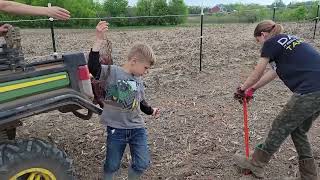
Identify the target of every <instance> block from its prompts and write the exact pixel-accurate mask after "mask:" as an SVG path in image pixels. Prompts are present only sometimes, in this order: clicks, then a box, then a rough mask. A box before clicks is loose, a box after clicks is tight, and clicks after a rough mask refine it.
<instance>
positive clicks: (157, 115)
mask: <svg viewBox="0 0 320 180" xmlns="http://www.w3.org/2000/svg"><path fill="white" fill-rule="evenodd" d="M152 109H153V113H152V116H153V117H155V118H159V117H160V109H159V108H152Z"/></svg>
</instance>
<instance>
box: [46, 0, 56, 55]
mask: <svg viewBox="0 0 320 180" xmlns="http://www.w3.org/2000/svg"><path fill="white" fill-rule="evenodd" d="M48 7H51V3H48ZM49 20H50V28H51V39H52V47H53V54H54V55H55V56H56V52H57V48H56V39H55V37H54V19H53V18H52V17H49Z"/></svg>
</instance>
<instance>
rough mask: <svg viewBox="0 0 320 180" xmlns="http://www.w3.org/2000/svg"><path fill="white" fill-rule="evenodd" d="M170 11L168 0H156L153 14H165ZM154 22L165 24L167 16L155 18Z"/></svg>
mask: <svg viewBox="0 0 320 180" xmlns="http://www.w3.org/2000/svg"><path fill="white" fill-rule="evenodd" d="M168 11H169V9H168V5H167V1H166V0H154V2H153V8H152V12H151V13H152V15H153V16H164V15H167V14H168ZM153 22H154V24H155V25H164V24H166V18H165V17H159V18H154V20H153Z"/></svg>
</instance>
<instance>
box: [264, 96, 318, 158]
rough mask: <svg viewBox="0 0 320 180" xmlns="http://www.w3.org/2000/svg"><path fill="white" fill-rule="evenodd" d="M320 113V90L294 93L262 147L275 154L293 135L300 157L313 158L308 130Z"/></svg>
mask: <svg viewBox="0 0 320 180" xmlns="http://www.w3.org/2000/svg"><path fill="white" fill-rule="evenodd" d="M319 114H320V91H317V92H314V93H309V94H305V95H300V94H294V95H293V96H292V97H291V99H290V100H289V101H288V103H287V104H286V106H285V107H284V109H283V110H282V111H281V112H280V114H279V115H278V116H277V117H276V119H275V120H274V121H273V123H272V127H271V130H270V131H269V134H268V136H267V138H266V140H265V143H264V144H263V145H262V147H261V148H262V149H263V150H265V151H266V152H268V153H270V154H271V155H272V154H274V153H275V152H276V151H277V150H278V149H279V147H280V146H281V144H282V143H283V141H284V140H285V139H286V138H287V137H288V136H289V135H291V138H292V141H293V143H294V145H295V147H296V150H297V153H298V155H299V159H300V160H301V159H306V158H312V157H313V156H312V151H311V147H310V143H309V141H308V136H307V132H308V131H309V129H310V128H311V126H312V122H313V121H314V120H315V119H317V117H318V116H319Z"/></svg>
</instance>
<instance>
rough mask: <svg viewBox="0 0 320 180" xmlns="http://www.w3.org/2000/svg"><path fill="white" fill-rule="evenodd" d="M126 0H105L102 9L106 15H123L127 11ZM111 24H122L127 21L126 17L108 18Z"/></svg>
mask: <svg viewBox="0 0 320 180" xmlns="http://www.w3.org/2000/svg"><path fill="white" fill-rule="evenodd" d="M127 8H128V0H107V1H105V3H104V9H105V10H106V12H107V16H111V17H124V16H125V15H126V14H127V13H126V12H127ZM109 23H110V24H111V25H116V26H123V25H126V24H127V23H128V20H127V19H112V20H109Z"/></svg>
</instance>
